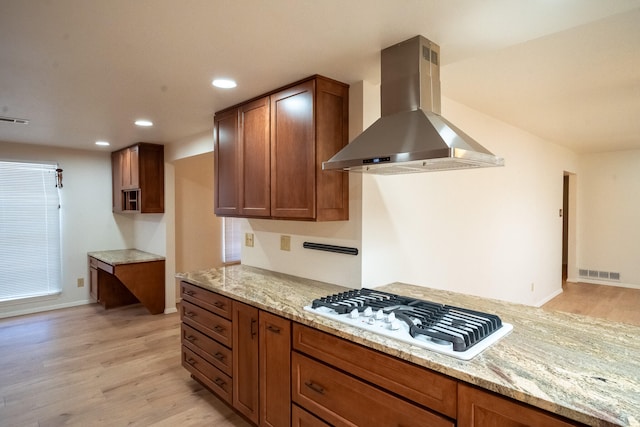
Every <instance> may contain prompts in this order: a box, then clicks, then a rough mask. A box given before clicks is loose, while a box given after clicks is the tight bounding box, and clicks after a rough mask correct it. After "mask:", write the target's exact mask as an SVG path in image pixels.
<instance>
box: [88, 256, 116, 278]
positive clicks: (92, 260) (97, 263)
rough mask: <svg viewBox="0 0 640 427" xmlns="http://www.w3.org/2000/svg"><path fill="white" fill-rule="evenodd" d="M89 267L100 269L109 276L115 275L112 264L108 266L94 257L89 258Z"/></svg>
mask: <svg viewBox="0 0 640 427" xmlns="http://www.w3.org/2000/svg"><path fill="white" fill-rule="evenodd" d="M89 266H90V267H93V268H99V269H100V270H104V271H106V272H107V273H109V274H113V266H112V265H111V264H107V263H106V262H102V261H100V260H97V259H95V258H93V257H89Z"/></svg>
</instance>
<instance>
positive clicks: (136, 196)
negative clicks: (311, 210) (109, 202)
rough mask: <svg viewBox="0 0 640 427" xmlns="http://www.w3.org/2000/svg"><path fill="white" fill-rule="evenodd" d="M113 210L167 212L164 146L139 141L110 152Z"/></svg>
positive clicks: (122, 211) (121, 211) (124, 211)
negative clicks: (165, 206)
mask: <svg viewBox="0 0 640 427" xmlns="http://www.w3.org/2000/svg"><path fill="white" fill-rule="evenodd" d="M111 171H112V184H113V211H114V212H120V213H126V212H135V213H164V146H162V145H159V144H148V143H144V142H140V143H138V144H135V145H132V146H130V147H127V148H123V149H122V150H118V151H114V152H113V153H111Z"/></svg>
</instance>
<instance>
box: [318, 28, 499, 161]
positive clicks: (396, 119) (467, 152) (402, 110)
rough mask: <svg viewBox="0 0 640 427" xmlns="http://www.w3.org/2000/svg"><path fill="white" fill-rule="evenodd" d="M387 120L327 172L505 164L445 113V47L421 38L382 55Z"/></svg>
mask: <svg viewBox="0 0 640 427" xmlns="http://www.w3.org/2000/svg"><path fill="white" fill-rule="evenodd" d="M381 59H382V67H381V80H382V83H381V86H380V103H381V107H382V108H381V112H382V117H381V118H380V119H378V120H377V121H376V122H375V123H373V124H372V125H371V126H370V127H369V128H367V129H366V130H365V131H364V132H362V133H361V134H360V135H359V136H358V137H356V138H355V139H354V140H353V141H352V142H351V143H349V144H348V145H347V146H346V147H344V148H343V149H342V150H340V151H339V152H338V153H336V155H335V156H333V157H332V158H331V159H329V160H328V161H326V162H323V163H322V169H324V170H332V169H343V170H348V171H353V172H366V173H376V174H400V173H414V172H428V171H434V170H448V169H466V168H478V167H489V166H503V165H504V160H503V159H502V158H500V157H496V156H494V155H493V154H492V153H491V152H489V151H488V150H487V149H485V148H484V147H483V146H482V145H480V144H479V143H478V142H476V141H475V140H473V138H471V137H469V136H468V135H467V134H465V133H464V132H462V131H461V130H460V129H458V128H457V127H455V126H454V125H453V124H451V123H450V122H449V121H447V120H446V119H445V118H444V117H442V116H441V115H440V65H439V64H440V47H439V46H438V45H436V44H435V43H432V42H431V41H429V40H427V39H426V38H424V37H422V36H416V37H413V38H411V39H409V40H406V41H404V42H401V43H398V44H396V45H393V46H391V47H388V48H386V49H384V50H383V51H382V54H381Z"/></svg>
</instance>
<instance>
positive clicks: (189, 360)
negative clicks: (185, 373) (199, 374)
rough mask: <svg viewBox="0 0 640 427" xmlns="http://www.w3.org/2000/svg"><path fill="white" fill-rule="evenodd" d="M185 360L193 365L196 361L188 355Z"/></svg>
mask: <svg viewBox="0 0 640 427" xmlns="http://www.w3.org/2000/svg"><path fill="white" fill-rule="evenodd" d="M186 362H187V363H188V364H189V365H191V366H195V364H196V363H198V362H197V361H196V360H195V359H193V358H191V357H190V358H188V359H187V360H186Z"/></svg>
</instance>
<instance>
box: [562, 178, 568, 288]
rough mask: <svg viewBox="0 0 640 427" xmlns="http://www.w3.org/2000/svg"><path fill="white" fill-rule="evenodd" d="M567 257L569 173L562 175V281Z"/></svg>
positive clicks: (566, 270) (566, 266)
mask: <svg viewBox="0 0 640 427" xmlns="http://www.w3.org/2000/svg"><path fill="white" fill-rule="evenodd" d="M568 259H569V174H568V173H567V172H565V173H564V176H563V177H562V283H563V284H564V283H565V282H566V281H567V272H568Z"/></svg>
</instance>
